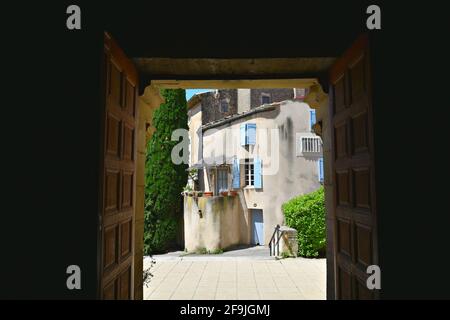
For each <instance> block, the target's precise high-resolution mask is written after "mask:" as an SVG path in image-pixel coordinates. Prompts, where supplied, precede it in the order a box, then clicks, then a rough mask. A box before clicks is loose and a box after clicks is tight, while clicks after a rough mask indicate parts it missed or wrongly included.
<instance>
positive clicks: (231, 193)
mask: <svg viewBox="0 0 450 320" xmlns="http://www.w3.org/2000/svg"><path fill="white" fill-rule="evenodd" d="M228 195H229V196H230V197H235V196H237V191H236V190H230V192H229V194H228Z"/></svg>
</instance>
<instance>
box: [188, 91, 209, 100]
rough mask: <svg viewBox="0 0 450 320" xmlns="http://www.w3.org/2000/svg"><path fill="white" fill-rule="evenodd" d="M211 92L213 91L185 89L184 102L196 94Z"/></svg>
mask: <svg viewBox="0 0 450 320" xmlns="http://www.w3.org/2000/svg"><path fill="white" fill-rule="evenodd" d="M211 90H213V89H186V100H189V99H190V98H191V97H192V96H193V95H194V94H196V93H199V92H205V91H211Z"/></svg>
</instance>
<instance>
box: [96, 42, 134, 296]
mask: <svg viewBox="0 0 450 320" xmlns="http://www.w3.org/2000/svg"><path fill="white" fill-rule="evenodd" d="M103 58H104V64H103V66H104V72H103V73H104V77H103V80H104V89H105V90H104V92H105V97H104V106H105V110H104V117H103V138H102V140H103V159H102V163H101V166H102V167H103V168H102V177H101V186H102V189H101V192H100V208H101V210H100V222H99V228H100V234H99V240H100V245H99V247H100V248H99V250H101V251H100V256H99V268H100V270H99V278H100V279H99V280H100V290H99V291H100V292H99V293H100V298H101V299H133V298H134V294H133V292H134V290H133V278H134V274H133V273H134V272H133V270H134V209H135V179H136V177H135V167H136V165H135V159H136V130H135V128H136V118H137V115H136V112H137V108H136V97H137V88H138V83H137V81H138V75H137V71H136V69H135V67H134V65H133V63H132V62H131V61H130V60H129V59H128V58H127V57H126V56H125V54H124V53H123V51H122V50H121V49H120V48H119V46H118V45H117V43H115V41H114V40H113V39H112V38H111V37H110V36H109V35H108V34H107V33H105V37H104V57H103Z"/></svg>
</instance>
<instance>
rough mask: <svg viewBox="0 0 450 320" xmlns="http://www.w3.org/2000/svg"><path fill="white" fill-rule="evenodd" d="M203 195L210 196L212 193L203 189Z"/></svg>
mask: <svg viewBox="0 0 450 320" xmlns="http://www.w3.org/2000/svg"><path fill="white" fill-rule="evenodd" d="M203 196H204V197H212V196H213V193H212V192H211V191H205V192H203Z"/></svg>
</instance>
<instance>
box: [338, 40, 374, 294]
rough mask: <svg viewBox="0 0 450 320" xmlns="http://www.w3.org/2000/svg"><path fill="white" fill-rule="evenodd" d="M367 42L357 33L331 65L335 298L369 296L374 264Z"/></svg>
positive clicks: (372, 156) (372, 172)
mask: <svg viewBox="0 0 450 320" xmlns="http://www.w3.org/2000/svg"><path fill="white" fill-rule="evenodd" d="M372 113H373V110H372V100H371V74H370V61H369V41H368V37H367V36H366V35H363V36H361V37H360V38H359V39H358V40H357V41H356V42H355V43H354V44H353V45H352V47H351V48H349V49H348V50H347V51H346V52H345V53H344V55H343V56H342V57H341V58H339V60H338V61H337V62H336V63H335V64H334V66H333V67H332V68H331V72H330V117H331V127H332V130H331V132H332V146H333V157H332V172H333V185H334V209H335V210H334V212H335V217H334V220H335V222H334V227H335V229H334V231H335V232H334V240H335V250H334V259H335V281H336V287H335V290H336V292H335V293H336V298H337V299H374V298H378V294H377V292H375V291H372V290H369V289H368V288H367V286H366V279H367V276H368V275H367V273H366V270H367V266H369V265H373V264H378V246H377V230H376V226H377V224H376V221H377V220H376V208H375V203H376V202H375V200H376V199H375V175H374V161H373V160H374V148H373V120H372V119H373V116H372Z"/></svg>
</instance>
